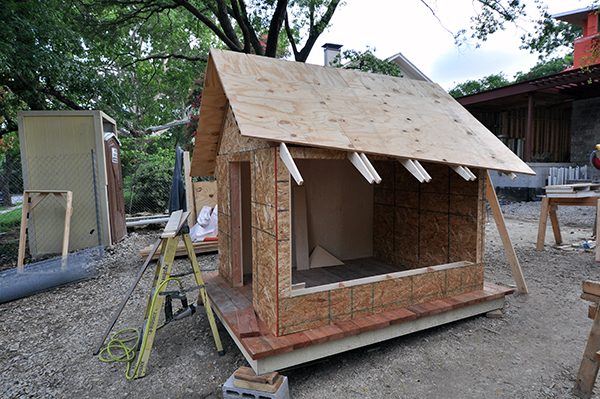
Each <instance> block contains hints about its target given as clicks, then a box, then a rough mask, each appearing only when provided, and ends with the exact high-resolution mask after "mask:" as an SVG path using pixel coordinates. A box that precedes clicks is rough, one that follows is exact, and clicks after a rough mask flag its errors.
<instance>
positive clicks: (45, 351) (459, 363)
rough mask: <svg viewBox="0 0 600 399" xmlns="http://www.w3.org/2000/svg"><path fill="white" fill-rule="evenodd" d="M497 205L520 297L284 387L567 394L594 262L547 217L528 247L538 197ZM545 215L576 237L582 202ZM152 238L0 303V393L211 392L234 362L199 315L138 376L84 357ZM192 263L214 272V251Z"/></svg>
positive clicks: (174, 331)
mask: <svg viewBox="0 0 600 399" xmlns="http://www.w3.org/2000/svg"><path fill="white" fill-rule="evenodd" d="M503 209H504V211H505V213H506V217H507V224H508V227H509V231H510V235H511V237H512V239H513V241H514V244H515V247H516V252H517V256H518V257H519V259H520V261H521V264H522V267H523V270H524V273H525V277H526V280H527V284H528V285H529V289H530V295H528V296H522V295H519V296H516V295H513V296H510V297H508V299H507V303H506V306H505V309H504V312H505V316H504V317H503V318H501V319H490V318H486V317H475V318H471V319H468V320H465V321H459V322H455V323H452V324H449V325H445V326H440V327H437V328H434V329H431V330H428V331H425V332H421V333H416V334H412V335H410V336H407V337H403V338H398V339H394V340H391V341H387V342H385V343H381V344H378V345H375V346H370V347H366V348H361V349H357V350H354V351H352V352H347V353H344V354H340V355H337V356H334V357H331V358H328V359H325V360H323V361H319V362H315V363H313V364H310V365H307V366H304V367H299V368H296V369H293V370H288V371H286V372H284V374H285V375H287V376H288V377H289V380H290V392H291V395H292V397H293V398H322V397H328V398H364V397H368V398H482V397H486V398H570V397H572V395H571V389H572V387H573V384H574V378H575V374H576V372H577V368H578V366H579V362H580V360H581V354H582V352H583V347H584V345H585V341H586V339H587V335H588V333H589V328H590V326H591V321H590V320H589V319H587V317H586V315H587V303H586V302H584V301H583V300H581V299H579V295H580V293H581V282H582V280H584V279H600V264H597V263H595V262H594V259H593V254H592V253H589V252H581V251H580V250H573V251H567V250H559V249H554V248H552V247H551V246H550V244H551V238H552V234H551V231H550V227H549V228H548V233H547V240H546V242H547V246H546V249H545V251H544V252H536V251H535V250H534V246H535V239H536V234H537V219H538V215H539V203H512V204H506V205H504V206H503ZM558 216H559V220H560V221H561V223H562V233H563V238H564V240H565V241H566V242H569V243H576V242H581V241H582V240H584V239H586V238H589V236H590V234H591V227H592V223H593V217H594V212H593V209H592V208H574V207H573V208H561V209H559V214H558ZM486 233H487V237H486V256H485V259H486V279H487V280H489V281H491V282H494V283H500V284H506V285H511V284H513V282H512V278H511V274H510V268H509V266H508V265H507V263H506V261H505V257H504V253H503V249H502V246H501V242H500V239H499V237H498V233H497V231H496V228H495V225H494V224H493V221H491V219H490V221H488V224H487V229H486ZM153 240H154V235H152V234H148V233H132V234H130V235H129V237H128V238H127V239H126V240H125V241H123V242H122V243H120V244H119V245H117V246H116V247H115V248H114V249H113V250H112V251H110V252H107V254H106V256H105V258H104V259H103V260H102V261H101V262H100V265H99V267H100V269H99V275H98V277H97V278H94V279H92V280H88V281H85V282H79V283H75V284H72V285H69V286H64V287H61V288H57V289H54V290H52V291H48V292H45V293H42V294H38V295H35V296H32V297H29V298H25V299H21V300H18V301H14V302H11V303H7V304H2V305H0V397H2V398H19V397H35V398H65V397H83V398H117V397H119V398H120V397H133V398H141V397H147V398H213V397H221V394H220V389H221V384H222V383H223V382H224V381H225V380H226V378H227V377H228V376H229V375H230V374H231V373H232V372H233V371H234V370H235V369H236V368H237V367H239V366H241V365H244V364H245V360H244V359H243V357H242V355H241V354H240V352H239V351H238V350H237V348H236V346H235V344H234V343H233V341H232V340H231V339H230V338H229V337H228V335H227V332H226V331H225V330H224V329H223V328H222V327H221V328H220V331H221V337H222V338H223V342H224V346H225V349H226V351H227V353H226V354H225V355H224V356H222V357H220V356H218V355H217V354H216V351H215V350H214V346H213V342H212V337H211V335H210V329H209V328H208V323H207V320H206V318H205V317H204V316H202V315H201V316H195V317H192V318H187V319H184V320H182V321H179V322H177V323H176V324H171V325H168V326H166V327H165V328H163V329H161V330H160V331H159V332H158V334H157V339H156V341H155V344H154V350H153V353H152V357H151V359H150V365H149V369H148V374H147V376H146V377H145V378H143V379H140V380H136V381H126V380H125V378H124V365H123V364H104V363H101V362H100V361H98V360H97V359H96V358H95V357H93V356H92V351H93V348H94V347H95V345H96V343H97V340H98V339H99V337H100V335H101V333H102V331H103V330H104V328H105V327H106V325H107V323H108V320H109V318H110V316H111V314H112V312H113V311H114V309H115V308H116V305H117V304H118V302H119V301H120V299H121V297H122V295H123V293H124V292H125V291H126V290H127V288H128V286H129V284H130V282H131V281H132V280H133V278H134V276H135V274H136V271H137V269H138V268H139V266H140V265H141V263H142V261H141V260H140V259H139V258H138V257H137V256H136V253H137V250H139V248H141V247H143V246H145V245H148V244H149V243H151V242H152V241H153ZM200 262H201V266H202V268H203V269H214V268H215V267H216V262H217V256H216V255H208V256H202V257H200ZM177 266H179V267H181V269H183V266H182V265H181V264H178V265H176V267H177ZM181 269H180V270H181ZM150 278H151V275H150V273H147V274H146V278H145V279H144V280H143V281H142V285H141V287H142V288H140V289H138V290H137V291H136V292H135V294H134V296H133V297H132V300H131V301H130V304H129V305H128V307H127V308H126V311H125V312H124V314H123V316H122V318H121V321H122V322H121V324H120V326H119V328H121V327H123V326H132V327H138V326H139V324H140V321H141V319H142V316H143V314H142V312H143V306H144V305H145V298H146V297H145V295H146V293H147V290H146V288H147V287H148V286H149V284H150ZM599 390H600V388H599ZM599 397H600V396H599Z"/></svg>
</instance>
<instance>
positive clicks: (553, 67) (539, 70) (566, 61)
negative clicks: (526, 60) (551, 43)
mask: <svg viewBox="0 0 600 399" xmlns="http://www.w3.org/2000/svg"><path fill="white" fill-rule="evenodd" d="M571 65H573V56H572V55H567V56H565V57H562V58H561V57H556V58H552V59H550V60H548V61H545V62H544V61H539V62H538V63H537V64H535V65H534V66H533V68H531V69H530V70H529V72H517V73H516V74H515V83H520V82H524V81H527V80H531V79H536V78H541V77H542V76H548V75H552V74H555V73H559V72H561V71H563V70H565V69H566V68H568V67H570V66H571Z"/></svg>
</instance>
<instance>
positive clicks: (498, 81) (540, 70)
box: [448, 55, 573, 97]
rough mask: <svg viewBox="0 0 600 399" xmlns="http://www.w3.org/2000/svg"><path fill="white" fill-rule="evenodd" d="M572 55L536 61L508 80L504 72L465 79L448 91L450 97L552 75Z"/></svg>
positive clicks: (560, 69)
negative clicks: (527, 69) (474, 78)
mask: <svg viewBox="0 0 600 399" xmlns="http://www.w3.org/2000/svg"><path fill="white" fill-rule="evenodd" d="M572 63H573V56H572V55H567V56H565V57H555V58H552V59H550V60H548V61H538V63H537V64H535V65H534V66H533V67H532V68H531V69H530V70H529V71H527V72H517V73H516V74H515V76H514V79H513V80H509V79H508V78H507V77H506V75H504V73H502V72H500V73H497V74H491V75H488V76H485V77H483V78H481V79H479V80H467V81H466V82H463V83H459V84H457V85H456V86H454V87H453V88H452V89H451V90H450V91H448V93H450V95H451V96H452V97H462V96H467V95H469V94H476V93H480V92H482V91H486V90H491V89H497V88H499V87H503V86H508V85H510V84H513V83H520V82H525V81H527V80H531V79H536V78H540V77H542V76H547V75H552V74H555V73H559V72H561V71H563V70H564V69H565V68H567V67H569V66H571V65H572Z"/></svg>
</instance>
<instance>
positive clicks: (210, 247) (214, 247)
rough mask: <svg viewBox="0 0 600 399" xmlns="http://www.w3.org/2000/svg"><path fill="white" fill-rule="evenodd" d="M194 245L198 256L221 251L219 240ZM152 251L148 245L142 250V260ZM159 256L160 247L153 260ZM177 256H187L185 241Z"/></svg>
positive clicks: (178, 248)
mask: <svg viewBox="0 0 600 399" xmlns="http://www.w3.org/2000/svg"><path fill="white" fill-rule="evenodd" d="M192 244H193V246H194V252H195V253H196V254H205V253H209V252H217V251H218V250H219V241H217V240H214V241H199V242H193V243H192ZM150 251H152V245H148V246H147V247H144V248H142V249H140V257H142V258H145V257H147V256H148V255H149V254H150ZM159 256H160V247H159V248H158V250H157V251H156V253H155V254H154V256H153V257H152V259H158V258H159ZM175 256H187V251H186V249H185V245H184V244H183V241H180V242H179V244H177V252H176V253H175Z"/></svg>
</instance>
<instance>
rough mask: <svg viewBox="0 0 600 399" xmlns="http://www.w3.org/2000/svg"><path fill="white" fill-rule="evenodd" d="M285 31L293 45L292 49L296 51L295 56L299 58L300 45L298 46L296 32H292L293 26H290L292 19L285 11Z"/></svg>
mask: <svg viewBox="0 0 600 399" xmlns="http://www.w3.org/2000/svg"><path fill="white" fill-rule="evenodd" d="M285 33H286V35H287V38H288V41H289V42H290V45H291V46H292V51H293V53H294V58H295V59H297V58H298V55H299V54H298V47H297V46H296V39H294V33H293V32H292V28H291V27H290V21H289V16H288V13H287V12H286V13H285Z"/></svg>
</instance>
